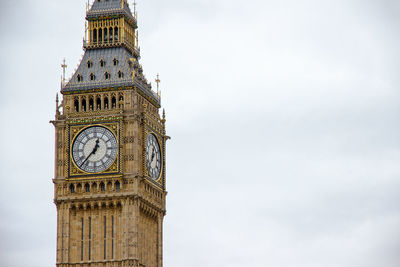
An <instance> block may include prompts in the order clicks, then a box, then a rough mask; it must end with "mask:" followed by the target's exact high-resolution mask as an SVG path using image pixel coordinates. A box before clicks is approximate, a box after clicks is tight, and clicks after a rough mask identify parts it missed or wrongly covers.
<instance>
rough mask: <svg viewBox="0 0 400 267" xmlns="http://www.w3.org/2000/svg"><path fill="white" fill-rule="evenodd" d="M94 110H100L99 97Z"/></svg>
mask: <svg viewBox="0 0 400 267" xmlns="http://www.w3.org/2000/svg"><path fill="white" fill-rule="evenodd" d="M96 108H97V110H100V109H101V99H100V97H98V98H97V99H96Z"/></svg>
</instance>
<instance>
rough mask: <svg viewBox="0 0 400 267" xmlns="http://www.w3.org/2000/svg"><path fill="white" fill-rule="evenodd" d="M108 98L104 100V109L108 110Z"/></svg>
mask: <svg viewBox="0 0 400 267" xmlns="http://www.w3.org/2000/svg"><path fill="white" fill-rule="evenodd" d="M108 104H109V103H108V97H105V98H104V109H108Z"/></svg>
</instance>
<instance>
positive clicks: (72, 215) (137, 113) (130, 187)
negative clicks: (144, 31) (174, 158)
mask: <svg viewBox="0 0 400 267" xmlns="http://www.w3.org/2000/svg"><path fill="white" fill-rule="evenodd" d="M86 19H87V20H88V27H87V29H86V38H85V42H84V50H85V55H84V57H83V58H82V61H81V63H80V65H79V66H78V68H77V70H76V72H75V73H74V74H73V75H72V77H71V78H70V79H69V80H68V81H66V80H65V78H63V80H62V87H61V94H62V100H59V99H58V96H57V100H56V115H55V119H54V120H53V121H52V124H53V125H54V126H55V132H56V134H55V165H54V166H55V172H54V179H53V183H54V189H55V190H54V203H55V204H56V207H57V267H78V266H79V267H80V266H85V267H117V266H118V267H123V266H133V267H162V265H163V257H162V255H163V242H162V240H163V238H162V237H163V218H164V216H165V213H166V208H165V207H166V195H167V192H166V171H165V170H166V169H165V166H166V161H165V154H166V141H167V140H168V139H169V137H168V136H167V135H166V131H165V123H166V119H165V112H163V113H162V114H161V115H160V107H161V97H160V95H159V94H158V93H157V92H158V90H157V92H154V91H153V90H152V88H151V85H150V83H149V82H148V81H147V79H146V78H145V76H144V74H143V69H142V66H141V65H140V64H139V59H140V49H139V47H138V37H137V36H138V33H137V22H136V12H134V13H133V14H132V13H131V11H130V9H129V5H128V3H127V1H126V0H110V1H104V0H100V1H99V0H96V1H94V2H93V3H92V5H91V7H90V8H88V12H87V15H86ZM111 27H112V28H113V30H112V32H113V34H114V33H115V32H116V31H115V27H118V38H114V37H115V36H113V39H112V41H110V39H104V38H103V39H101V42H100V39H99V36H100V35H97V37H96V38H97V42H95V39H94V37H93V31H94V30H96V32H97V34H98V30H99V29H100V28H101V29H102V34H103V33H104V32H103V31H104V30H105V29H108V30H109V32H108V34H109V33H110V32H111V30H110V28H111ZM102 37H104V36H102ZM100 61H103V63H102V65H100ZM88 62H90V64H89V63H88ZM62 67H63V69H64V71H65V68H66V64H65V62H64V63H63V65H62ZM105 73H108V75H105ZM90 74H93V75H95V76H96V80H93V81H91V80H90ZM159 82H160V80H159V78H158V77H157V79H156V83H157V85H158V84H159ZM93 126H101V127H106V128H107V129H108V130H110V131H111V132H112V134H113V135H115V137H116V139H117V150H118V152H117V157H116V159H115V161H114V162H113V165H112V166H111V167H110V168H109V169H107V170H104V171H102V172H100V173H87V172H84V171H82V170H80V169H79V168H78V166H76V164H75V162H74V160H73V158H72V145H73V142H74V140H75V138H76V137H77V136H78V134H79V133H80V132H82V131H84V130H85V129H87V128H88V127H93ZM148 134H154V136H155V137H156V138H157V141H158V143H159V146H160V153H161V173H160V177H159V179H157V180H156V181H155V180H154V179H152V178H151V177H150V176H149V173H148V171H147V168H146V166H145V165H146V164H145V153H146V151H145V150H146V146H145V142H146V137H147V135H148Z"/></svg>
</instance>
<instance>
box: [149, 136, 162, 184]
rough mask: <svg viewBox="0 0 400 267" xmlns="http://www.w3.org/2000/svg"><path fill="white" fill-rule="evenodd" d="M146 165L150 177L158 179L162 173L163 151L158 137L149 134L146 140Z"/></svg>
mask: <svg viewBox="0 0 400 267" xmlns="http://www.w3.org/2000/svg"><path fill="white" fill-rule="evenodd" d="M146 166H147V170H148V171H149V174H150V177H151V178H152V179H153V180H158V178H160V174H161V151H160V145H159V144H158V141H157V138H156V137H155V135H154V134H149V135H148V136H147V141H146Z"/></svg>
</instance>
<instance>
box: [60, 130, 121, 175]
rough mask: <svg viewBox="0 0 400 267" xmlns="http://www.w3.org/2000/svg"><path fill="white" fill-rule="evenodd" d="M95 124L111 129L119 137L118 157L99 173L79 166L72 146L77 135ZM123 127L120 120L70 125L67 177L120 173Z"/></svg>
mask: <svg viewBox="0 0 400 267" xmlns="http://www.w3.org/2000/svg"><path fill="white" fill-rule="evenodd" d="M93 126H101V127H104V128H106V129H108V130H109V131H111V132H112V133H113V134H114V136H115V138H116V139H117V147H118V151H117V157H116V159H115V161H114V163H113V164H112V165H111V166H110V167H109V168H108V169H106V170H104V171H102V172H98V173H88V172H85V171H83V170H81V169H80V168H79V167H78V166H76V164H75V161H74V160H73V156H72V146H73V144H74V141H75V139H76V138H77V136H78V135H79V134H80V133H81V132H82V131H84V130H86V129H87V128H90V127H93ZM120 132H121V127H120V123H119V122H109V123H96V124H81V125H69V127H68V147H69V149H68V153H67V154H68V168H67V170H66V171H67V177H68V178H82V177H85V176H86V177H87V176H99V175H115V174H118V173H120V171H121V164H120V163H121V147H120V138H121V134H120Z"/></svg>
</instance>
